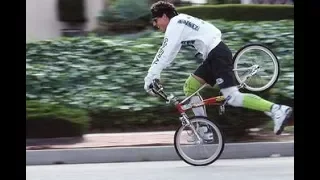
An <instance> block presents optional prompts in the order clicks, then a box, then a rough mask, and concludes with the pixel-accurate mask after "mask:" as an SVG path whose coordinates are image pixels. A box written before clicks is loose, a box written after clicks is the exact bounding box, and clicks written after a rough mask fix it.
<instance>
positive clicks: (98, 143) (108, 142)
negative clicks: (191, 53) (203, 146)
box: [26, 131, 294, 150]
mask: <svg viewBox="0 0 320 180" xmlns="http://www.w3.org/2000/svg"><path fill="white" fill-rule="evenodd" d="M173 138H174V131H162V132H136V133H105V134H87V135H84V136H83V138H57V139H32V140H27V142H26V144H27V146H26V150H42V149H77V148H102V147H104V148H105V147H130V146H160V145H161V146H164V145H173ZM267 141H268V142H288V141H289V142H293V141H294V135H293V134H285V133H284V134H282V135H281V136H276V135H273V134H262V135H259V136H257V138H255V140H253V141H250V142H267Z"/></svg>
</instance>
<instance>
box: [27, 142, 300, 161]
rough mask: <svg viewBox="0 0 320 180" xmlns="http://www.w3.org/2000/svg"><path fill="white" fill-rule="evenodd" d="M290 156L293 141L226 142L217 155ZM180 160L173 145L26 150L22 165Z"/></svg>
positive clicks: (236, 157)
mask: <svg viewBox="0 0 320 180" xmlns="http://www.w3.org/2000/svg"><path fill="white" fill-rule="evenodd" d="M275 155H276V156H294V142H258V143H229V144H228V143H227V144H225V149H224V151H223V153H222V155H221V156H220V159H244V158H262V157H270V156H275ZM173 160H181V159H180V158H179V156H178V155H177V154H176V151H175V149H174V147H173V146H141V147H112V148H81V149H58V150H52V149H51V150H36V151H35V150H27V151H26V165H50V164H86V163H114V162H141V161H173Z"/></svg>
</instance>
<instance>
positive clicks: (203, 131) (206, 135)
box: [187, 126, 213, 142]
mask: <svg viewBox="0 0 320 180" xmlns="http://www.w3.org/2000/svg"><path fill="white" fill-rule="evenodd" d="M196 131H197V132H198V133H199V136H200V137H201V138H203V140H206V141H210V140H213V133H212V132H208V127H207V126H200V127H199V128H197V129H196ZM196 139H197V137H196V135H195V134H194V133H192V135H190V136H189V137H188V139H187V141H188V142H194V141H196Z"/></svg>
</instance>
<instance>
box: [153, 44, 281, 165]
mask: <svg viewBox="0 0 320 180" xmlns="http://www.w3.org/2000/svg"><path fill="white" fill-rule="evenodd" d="M256 54H258V55H259V56H257V55H256ZM251 55H254V56H251ZM233 60H234V69H233V71H234V74H235V77H236V80H237V82H238V87H239V88H245V89H247V90H249V91H253V92H261V91H266V90H268V89H270V88H271V87H272V86H273V85H274V84H275V83H276V81H277V80H278V77H279V69H280V68H279V62H278V58H277V57H276V56H275V54H274V53H273V52H272V51H271V50H270V49H269V48H268V47H266V46H264V45H262V44H248V45H245V46H243V47H242V48H240V49H239V50H238V51H237V52H236V54H235V55H234V57H233ZM259 60H262V61H263V62H261V63H258V61H259ZM262 65H263V66H262ZM261 79H262V80H261ZM251 80H253V81H251ZM206 86H207V84H204V85H203V86H201V87H200V88H199V89H198V90H197V91H196V92H194V93H193V94H192V95H190V96H188V97H186V98H185V99H183V100H182V101H180V100H178V99H177V98H176V97H175V96H174V95H173V94H170V95H167V94H166V93H165V92H164V88H163V86H162V85H161V84H160V82H159V80H158V79H156V80H154V81H153V82H152V84H151V89H152V91H153V92H154V93H155V94H156V95H158V96H159V97H161V98H162V99H163V100H165V101H166V103H171V104H173V105H174V106H175V107H176V109H177V110H178V112H179V113H180V117H179V120H180V121H181V125H180V126H179V127H178V129H177V130H176V132H175V134H174V147H175V150H176V153H177V154H178V155H179V157H180V158H181V159H182V160H183V161H185V162H186V163H188V164H190V165H194V166H205V165H209V164H212V163H213V162H215V161H216V160H217V159H218V158H219V157H220V155H221V154H222V152H223V150H224V144H225V140H224V136H223V133H222V131H221V129H220V128H219V125H218V124H217V123H216V122H215V121H214V120H212V119H209V118H208V117H205V116H190V117H189V116H188V115H187V113H186V112H187V111H188V110H190V109H192V108H196V107H203V108H205V106H206V105H215V106H219V107H220V109H219V113H220V114H223V113H224V112H225V105H227V102H228V100H229V98H230V97H226V98H225V97H224V96H221V95H219V96H214V97H211V98H207V99H203V98H202V97H201V95H200V93H199V92H200V91H201V90H202V89H203V88H204V87H206ZM194 95H198V96H199V97H200V99H201V101H200V102H198V103H188V100H189V99H190V98H191V97H192V96H194ZM205 133H206V134H209V135H210V136H209V138H208V136H207V137H206V136H205V135H206V134H205ZM180 138H187V140H180ZM188 138H189V140H188ZM193 145H197V146H200V145H202V146H203V149H204V150H202V151H201V150H198V147H193ZM212 149H213V153H212V154H211V155H209V153H208V152H209V150H212ZM214 149H215V150H214ZM197 153H199V154H197ZM196 158H197V159H196Z"/></svg>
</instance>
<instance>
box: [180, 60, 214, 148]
mask: <svg viewBox="0 0 320 180" xmlns="http://www.w3.org/2000/svg"><path fill="white" fill-rule="evenodd" d="M201 68H202V66H201V65H200V66H199V68H198V69H201ZM204 84H205V81H204V80H203V79H202V78H200V77H198V76H196V75H194V74H191V75H190V76H189V77H188V79H187V80H186V82H185V84H184V86H183V91H184V93H185V95H186V96H190V95H192V94H193V93H194V92H196V91H197V90H198V89H199V88H200V87H201V86H202V85H204ZM198 102H201V97H200V96H198V95H194V96H192V97H191V98H190V102H189V103H198ZM192 111H193V113H194V115H195V116H207V114H206V111H205V108H204V107H196V108H193V109H192ZM198 125H199V126H196V130H197V132H198V133H199V135H200V137H202V138H204V139H205V140H213V133H212V131H211V130H209V129H210V127H209V126H207V124H203V123H199V124H198ZM195 140H197V137H196V136H195V135H194V134H192V135H191V136H188V138H187V141H189V142H194V141H195Z"/></svg>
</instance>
